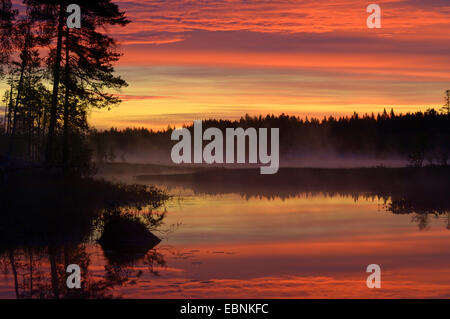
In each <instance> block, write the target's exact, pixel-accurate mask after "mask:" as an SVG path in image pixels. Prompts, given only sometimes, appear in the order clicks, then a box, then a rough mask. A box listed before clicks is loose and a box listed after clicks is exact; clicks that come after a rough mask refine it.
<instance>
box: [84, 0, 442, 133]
mask: <svg viewBox="0 0 450 319" xmlns="http://www.w3.org/2000/svg"><path fill="white" fill-rule="evenodd" d="M115 2H116V3H118V4H119V5H120V7H121V9H122V10H124V11H126V12H127V15H128V17H129V18H130V19H131V20H132V23H131V24H129V25H128V26H127V27H125V28H120V29H116V28H113V29H109V30H108V32H109V33H110V34H111V35H112V36H113V37H115V38H116V39H117V40H118V41H119V43H120V46H121V51H122V52H123V54H124V56H123V57H122V59H121V61H120V62H119V64H118V65H117V72H118V73H119V74H120V75H122V76H123V77H124V78H125V79H126V80H127V81H128V83H129V87H127V88H125V89H123V90H122V91H121V92H120V95H121V96H122V98H123V101H124V102H123V103H122V104H121V105H120V106H119V107H117V108H114V109H113V110H111V111H106V110H104V111H98V110H97V111H93V112H92V114H91V117H90V122H91V124H92V125H94V126H95V127H97V128H109V127H111V126H115V127H127V126H145V127H152V128H162V127H166V126H167V125H168V124H172V125H179V124H181V123H186V122H191V121H193V120H195V119H202V118H210V117H215V118H219V117H220V118H228V119H236V118H239V117H241V116H243V115H244V114H245V113H249V114H252V115H256V114H263V115H265V114H268V113H273V114H280V113H282V112H284V113H287V114H292V115H299V116H302V117H305V116H316V117H320V118H322V117H323V116H324V115H344V114H351V113H353V111H357V112H359V113H366V112H369V113H370V112H380V111H382V110H383V108H385V107H386V108H391V107H393V108H394V109H395V110H396V111H397V112H406V111H415V110H419V109H420V110H424V109H426V108H427V107H439V106H442V105H443V103H444V101H443V96H444V91H445V90H446V89H450V59H449V57H450V1H449V0H376V1H375V0H374V1H362V0H333V1H312V0H297V1H288V0H285V1H271V0H216V1H187V0H169V1H162V0H159V1H154V0H132V1H131V0H120V1H115ZM371 3H376V4H378V5H380V7H381V9H382V28H381V29H368V28H367V26H366V19H367V17H368V16H369V13H367V12H366V8H367V6H368V5H369V4H371Z"/></svg>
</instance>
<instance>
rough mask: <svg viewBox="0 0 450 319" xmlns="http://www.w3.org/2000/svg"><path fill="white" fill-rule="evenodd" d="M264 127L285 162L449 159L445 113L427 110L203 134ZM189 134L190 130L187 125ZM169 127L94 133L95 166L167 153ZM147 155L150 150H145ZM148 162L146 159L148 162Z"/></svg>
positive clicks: (277, 121) (279, 120)
mask: <svg viewBox="0 0 450 319" xmlns="http://www.w3.org/2000/svg"><path fill="white" fill-rule="evenodd" d="M208 127H217V128H220V129H222V130H223V131H224V132H225V129H226V128H236V127H242V128H249V127H255V128H259V127H267V128H279V129H280V152H281V155H282V157H283V158H285V159H296V158H302V157H305V156H310V157H314V156H318V155H324V156H326V155H327V154H328V155H329V154H334V155H343V156H345V155H348V156H350V157H351V156H361V157H365V158H368V157H371V158H395V157H397V158H403V159H405V160H409V162H410V164H411V165H412V166H422V165H424V164H425V163H429V164H437V165H447V163H448V159H449V155H450V113H449V112H448V111H447V110H442V111H437V110H435V109H429V110H427V111H426V112H415V113H406V114H395V112H394V111H393V110H391V111H390V112H387V111H386V110H385V111H384V112H383V113H381V114H377V115H375V114H365V115H362V116H361V115H359V114H357V113H354V114H353V115H352V116H345V117H339V118H335V117H333V116H329V117H325V118H323V119H321V120H319V119H316V118H305V119H302V118H300V117H295V116H288V115H285V114H282V115H279V116H274V115H267V116H258V117H252V116H249V115H246V116H245V117H243V118H241V119H240V120H237V121H230V120H215V119H210V120H206V121H203V129H204V130H205V129H206V128H208ZM187 128H188V129H189V130H193V126H192V125H189V126H187ZM172 131H173V128H170V127H169V128H167V129H166V130H164V131H159V132H155V131H152V130H147V129H145V128H141V129H124V130H117V129H114V128H113V129H111V130H109V131H102V132H98V131H94V132H92V134H91V143H92V146H93V149H94V153H95V156H96V158H97V160H99V161H113V160H115V161H127V159H126V154H132V153H133V152H137V150H149V156H151V153H152V152H153V153H157V154H159V153H162V154H170V148H171V147H172V146H173V144H174V142H172V141H171V140H170V136H171V133H172ZM150 150H151V151H150ZM148 159H149V161H150V160H151V157H149V158H148Z"/></svg>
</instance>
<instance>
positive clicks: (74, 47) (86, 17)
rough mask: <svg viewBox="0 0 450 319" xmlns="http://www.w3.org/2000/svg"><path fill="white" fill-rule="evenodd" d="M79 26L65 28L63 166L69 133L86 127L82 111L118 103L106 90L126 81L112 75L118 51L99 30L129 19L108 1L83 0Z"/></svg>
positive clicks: (120, 85) (67, 163)
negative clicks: (80, 25) (78, 27)
mask: <svg viewBox="0 0 450 319" xmlns="http://www.w3.org/2000/svg"><path fill="white" fill-rule="evenodd" d="M81 7H82V8H83V15H82V22H81V24H82V28H80V29H69V28H68V27H67V26H66V27H65V28H66V29H65V41H64V43H63V46H64V52H65V68H64V116H63V157H62V158H63V165H64V167H65V168H66V169H68V167H69V144H70V143H69V133H70V131H71V129H72V130H73V129H75V128H78V129H80V128H87V122H86V116H85V114H86V110H87V109H89V108H95V107H97V108H103V107H111V106H112V105H115V104H118V103H120V102H121V101H120V99H118V98H117V97H116V96H115V95H113V94H111V93H108V92H107V91H106V89H119V88H121V87H123V86H125V85H127V84H126V82H125V81H124V80H123V79H122V78H120V77H119V76H115V75H114V68H113V63H114V62H116V61H118V60H119V58H120V54H119V53H118V52H117V50H116V43H115V41H114V39H112V38H111V37H109V36H108V35H105V34H102V33H101V32H99V31H98V30H99V29H103V28H104V27H105V26H108V25H120V26H125V25H126V24H128V23H129V21H128V20H127V19H126V18H125V15H124V13H123V12H120V11H119V8H118V7H117V6H116V5H115V4H113V3H111V1H97V2H92V1H85V2H82V3H81Z"/></svg>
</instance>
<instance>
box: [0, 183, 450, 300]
mask: <svg viewBox="0 0 450 319" xmlns="http://www.w3.org/2000/svg"><path fill="white" fill-rule="evenodd" d="M152 184H154V183H153V182H152ZM158 186H160V187H162V188H164V189H166V190H167V191H168V192H169V193H170V194H172V195H173V197H172V199H171V200H170V201H168V202H167V203H166V204H165V206H164V207H163V208H162V210H165V211H166V217H165V220H164V225H163V226H162V227H160V228H159V229H158V230H157V231H154V234H155V235H157V236H158V237H159V238H160V239H161V240H162V241H161V243H159V244H158V245H157V246H156V247H155V248H154V249H152V250H150V251H149V252H148V253H147V255H146V256H137V258H136V259H135V260H134V261H133V262H130V263H127V264H121V265H118V264H114V263H111V262H110V261H108V259H107V258H105V256H104V252H103V250H102V248H101V247H100V246H99V245H98V244H97V243H96V242H95V241H93V240H92V241H90V242H87V243H85V244H83V245H78V246H77V247H66V248H67V249H66V248H65V249H63V250H61V251H60V252H59V253H58V252H56V253H55V254H54V260H56V261H57V260H63V259H64V258H65V261H64V262H65V264H69V263H82V264H83V265H84V266H85V268H86V269H87V272H86V273H85V274H84V276H85V277H86V278H83V280H84V282H83V285H84V289H85V290H86V291H85V292H84V295H83V297H94V298H100V297H122V298H419V297H420V298H423V297H424V298H449V297H450V230H449V228H450V227H449V222H450V220H449V218H450V217H449V214H448V213H446V214H439V215H431V214H430V215H420V214H416V213H412V214H393V213H392V212H390V211H388V210H387V209H386V198H384V199H383V198H380V197H378V196H375V195H371V194H358V196H355V195H354V194H347V195H345V194H344V195H343V194H334V195H333V194H332V195H330V194H328V193H320V192H315V193H301V192H300V193H298V194H294V195H290V196H262V195H261V196H258V194H257V192H255V193H252V195H251V196H248V195H246V194H243V193H238V192H236V193H233V192H221V191H217V192H202V191H198V190H195V189H193V188H190V187H188V186H186V185H184V186H183V185H182V186H180V185H174V184H171V183H161V182H160V183H159V185H158ZM215 186H217V185H211V189H214V187H215ZM250 193H251V192H250ZM61 252H62V253H61ZM61 254H62V255H61ZM55 256H56V257H55ZM51 257H52V254H51V253H50V252H49V251H46V250H42V251H39V250H35V249H31V248H30V249H29V250H21V251H15V252H13V254H11V253H10V254H6V255H4V256H3V257H2V261H1V263H0V271H1V272H2V273H1V274H0V297H1V298H17V297H21V298H30V297H33V298H37V297H44V298H46V297H49V296H51V295H52V293H53V292H54V290H55V288H56V289H57V288H58V287H60V289H61V290H62V288H61V287H62V286H63V285H64V284H65V281H64V280H65V274H64V268H63V267H62V266H60V267H59V268H58V274H56V273H51V271H50V263H51V262H52V258H51ZM55 258H56V259H55ZM58 258H59V259H58ZM64 262H63V261H61V264H64ZM12 264H13V265H14V266H15V267H11V265H12ZM369 264H378V265H380V267H381V289H369V288H367V286H366V279H367V276H368V275H369V274H368V273H366V267H367V266H368V265H369ZM13 268H14V269H13ZM58 275H59V276H58ZM55 278H56V281H57V282H56V281H55ZM58 280H59V281H58Z"/></svg>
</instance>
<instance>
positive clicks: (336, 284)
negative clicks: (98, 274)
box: [132, 272, 449, 298]
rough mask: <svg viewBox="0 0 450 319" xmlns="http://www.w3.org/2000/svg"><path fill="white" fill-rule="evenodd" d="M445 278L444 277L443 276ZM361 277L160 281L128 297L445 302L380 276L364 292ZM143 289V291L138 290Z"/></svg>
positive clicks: (435, 291) (418, 286)
mask: <svg viewBox="0 0 450 319" xmlns="http://www.w3.org/2000/svg"><path fill="white" fill-rule="evenodd" d="M446 275H448V273H447V274H446ZM364 276H365V273H364V272H361V273H360V274H352V275H350V276H347V277H343V278H335V277H331V276H311V277H302V276H270V277H260V278H251V279H247V280H237V279H213V280H201V281H199V280H190V279H187V278H186V279H185V280H184V281H182V282H180V279H179V278H177V279H164V280H163V282H161V280H160V281H158V282H157V283H156V282H155V283H149V284H148V285H146V286H145V287H136V291H134V292H133V293H132V294H133V295H132V297H133V296H134V297H141V298H142V297H143V296H145V295H147V296H148V297H157V298H184V297H188V298H229V297H230V296H232V297H233V298H408V297H414V298H421V297H422V298H425V297H427V298H430V297H431V298H445V297H447V298H448V297H449V294H448V287H446V286H445V285H441V284H439V283H436V282H425V283H424V282H420V281H416V280H415V278H414V277H412V279H405V278H402V277H396V276H395V275H394V274H391V273H388V272H384V273H383V277H382V278H383V279H382V289H379V290H376V289H368V288H367V286H366V282H365V279H366V278H365V277H364ZM140 288H145V289H140Z"/></svg>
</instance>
